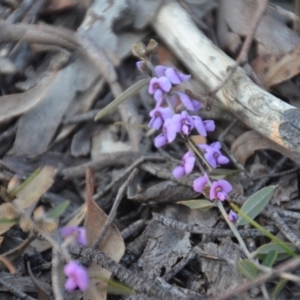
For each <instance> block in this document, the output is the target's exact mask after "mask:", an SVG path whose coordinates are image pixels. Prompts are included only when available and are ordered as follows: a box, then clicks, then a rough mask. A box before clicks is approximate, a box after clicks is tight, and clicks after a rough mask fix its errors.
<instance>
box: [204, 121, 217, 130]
mask: <svg viewBox="0 0 300 300" xmlns="http://www.w3.org/2000/svg"><path fill="white" fill-rule="evenodd" d="M203 123H204V127H205V130H206V131H208V132H211V131H214V130H215V129H216V125H215V122H214V121H213V120H206V121H204V122H203Z"/></svg>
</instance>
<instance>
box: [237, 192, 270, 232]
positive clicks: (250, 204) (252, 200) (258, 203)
mask: <svg viewBox="0 0 300 300" xmlns="http://www.w3.org/2000/svg"><path fill="white" fill-rule="evenodd" d="M274 190H275V186H267V187H265V188H263V189H261V190H260V191H258V192H256V193H255V194H253V195H252V196H250V197H249V198H248V199H247V200H246V202H245V203H244V204H243V206H242V207H241V211H242V212H244V213H245V214H246V215H247V216H248V217H250V218H251V219H255V217H256V216H257V215H259V214H260V213H261V212H262V211H263V210H264V208H265V207H266V206H267V204H268V203H269V201H270V200H271V198H272V195H273V193H274ZM248 223H249V222H248V221H246V220H245V219H244V218H243V217H242V216H239V218H238V220H237V222H236V225H237V226H240V225H246V224H248Z"/></svg>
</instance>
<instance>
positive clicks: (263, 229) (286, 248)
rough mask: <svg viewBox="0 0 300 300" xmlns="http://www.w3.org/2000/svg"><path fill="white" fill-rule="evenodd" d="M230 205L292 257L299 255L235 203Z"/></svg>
mask: <svg viewBox="0 0 300 300" xmlns="http://www.w3.org/2000/svg"><path fill="white" fill-rule="evenodd" d="M229 205H230V206H231V207H232V208H233V209H234V211H236V212H237V213H238V214H239V215H241V216H242V217H243V218H244V219H245V220H246V221H247V222H248V223H250V224H251V225H252V226H253V227H254V228H256V229H258V230H259V231H260V232H262V233H263V234H264V235H265V236H267V237H268V238H269V239H271V240H272V241H273V242H274V243H276V244H278V245H279V246H280V247H282V248H283V249H284V250H285V251H286V252H287V253H288V254H289V255H290V256H292V257H296V256H297V254H296V253H295V252H294V251H292V250H291V249H290V248H289V247H287V246H286V245H285V244H284V243H283V242H282V241H281V240H280V239H279V238H278V237H276V236H275V235H273V234H272V233H271V232H269V231H268V230H266V229H265V228H264V227H262V226H261V225H259V224H258V223H257V222H255V221H254V220H252V219H251V218H250V217H249V216H247V215H246V214H245V213H244V212H243V211H242V210H241V209H239V208H238V207H237V206H236V205H235V204H234V203H232V202H230V203H229Z"/></svg>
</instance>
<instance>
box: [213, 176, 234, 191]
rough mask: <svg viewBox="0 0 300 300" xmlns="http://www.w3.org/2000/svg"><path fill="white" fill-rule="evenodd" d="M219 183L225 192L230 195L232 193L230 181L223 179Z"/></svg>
mask: <svg viewBox="0 0 300 300" xmlns="http://www.w3.org/2000/svg"><path fill="white" fill-rule="evenodd" d="M217 182H218V184H219V186H220V187H221V188H222V190H223V191H224V192H226V193H230V192H231V191H232V185H231V184H230V183H229V182H228V181H226V180H224V179H221V180H218V181H217Z"/></svg>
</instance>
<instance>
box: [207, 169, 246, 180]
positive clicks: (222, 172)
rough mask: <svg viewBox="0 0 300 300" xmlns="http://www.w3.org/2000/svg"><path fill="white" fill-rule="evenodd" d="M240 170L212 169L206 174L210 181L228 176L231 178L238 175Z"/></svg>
mask: <svg viewBox="0 0 300 300" xmlns="http://www.w3.org/2000/svg"><path fill="white" fill-rule="evenodd" d="M240 172H241V171H240V170H230V169H213V170H212V171H210V172H208V175H209V177H210V178H212V179H216V180H218V179H224V178H226V177H228V176H233V175H236V174H238V173H240Z"/></svg>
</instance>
